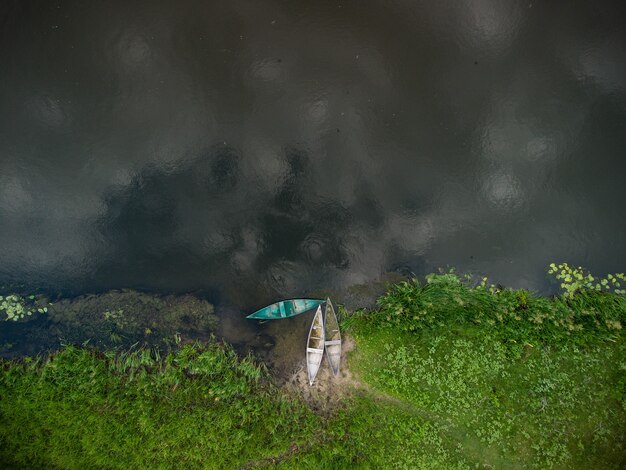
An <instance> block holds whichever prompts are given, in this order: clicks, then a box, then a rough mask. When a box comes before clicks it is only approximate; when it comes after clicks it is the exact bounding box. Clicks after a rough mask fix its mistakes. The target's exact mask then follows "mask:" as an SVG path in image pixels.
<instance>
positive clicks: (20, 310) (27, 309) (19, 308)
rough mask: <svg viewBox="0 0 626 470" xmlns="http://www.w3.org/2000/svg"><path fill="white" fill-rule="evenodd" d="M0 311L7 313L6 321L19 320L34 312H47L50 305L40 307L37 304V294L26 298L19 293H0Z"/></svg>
mask: <svg viewBox="0 0 626 470" xmlns="http://www.w3.org/2000/svg"><path fill="white" fill-rule="evenodd" d="M0 311H4V313H5V318H4V320H5V321H9V320H13V321H18V320H21V319H23V318H24V317H27V316H30V315H32V314H33V313H46V312H47V311H48V307H39V306H37V305H36V304H35V296H34V295H30V296H28V298H25V297H23V296H21V295H17V294H9V295H6V296H2V295H0Z"/></svg>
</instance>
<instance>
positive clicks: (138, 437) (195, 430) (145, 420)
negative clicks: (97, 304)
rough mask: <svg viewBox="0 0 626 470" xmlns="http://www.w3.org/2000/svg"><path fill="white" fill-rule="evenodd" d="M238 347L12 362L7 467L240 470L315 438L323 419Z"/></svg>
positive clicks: (3, 453) (4, 442)
mask: <svg viewBox="0 0 626 470" xmlns="http://www.w3.org/2000/svg"><path fill="white" fill-rule="evenodd" d="M262 375H263V372H262V370H261V368H259V367H258V366H257V365H256V364H254V362H253V361H251V360H249V359H243V360H239V359H237V357H236V356H235V354H234V353H233V352H232V350H230V349H229V348H225V347H222V346H219V345H217V344H211V345H210V346H209V347H208V348H200V347H190V346H188V347H185V348H183V349H182V350H181V351H180V352H178V353H175V354H170V355H168V356H167V357H165V358H163V360H159V359H158V358H155V355H154V354H151V353H150V351H145V350H143V351H139V352H135V353H131V354H127V355H125V356H112V357H106V356H103V355H100V354H97V353H95V352H93V351H89V350H86V349H77V348H74V347H67V348H65V349H63V350H62V351H61V352H59V353H57V354H55V355H53V356H51V357H50V358H48V359H46V360H41V361H36V362H32V363H28V364H24V365H15V364H5V365H4V368H3V371H2V375H1V378H0V396H1V397H2V399H1V400H0V422H1V423H2V425H1V426H0V443H1V445H0V461H2V462H4V464H5V465H13V466H17V467H50V466H53V467H64V468H103V467H111V466H114V467H117V468H148V467H158V466H160V467H165V468H175V467H178V468H180V467H181V466H183V467H196V468H197V467H202V466H207V467H210V468H233V467H236V466H238V465H242V464H244V463H246V462H247V461H249V460H252V459H255V458H259V457H265V456H270V455H274V454H280V453H281V452H283V451H285V450H286V449H287V448H288V447H289V445H290V444H291V443H293V442H298V441H302V440H304V439H306V437H307V436H309V435H311V434H312V431H313V429H314V428H315V427H316V426H317V419H316V418H315V416H314V415H313V413H312V412H310V411H309V409H308V408H307V407H306V406H304V405H303V404H302V403H300V402H298V401H296V400H293V399H291V398H289V397H286V396H285V395H284V394H282V393H280V392H279V391H278V390H275V389H273V388H272V387H270V386H268V385H262V384H261V383H260V382H261V381H262Z"/></svg>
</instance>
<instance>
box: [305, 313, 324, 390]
mask: <svg viewBox="0 0 626 470" xmlns="http://www.w3.org/2000/svg"><path fill="white" fill-rule="evenodd" d="M306 346H307V347H306V366H307V373H308V376H309V385H313V382H314V381H315V377H316V376H317V372H318V371H319V370H320V365H321V364H322V357H323V356H324V320H323V317H322V308H321V307H319V306H318V307H317V311H316V312H315V316H314V317H313V322H312V323H311V329H310V330H309V337H308V339H307V343H306Z"/></svg>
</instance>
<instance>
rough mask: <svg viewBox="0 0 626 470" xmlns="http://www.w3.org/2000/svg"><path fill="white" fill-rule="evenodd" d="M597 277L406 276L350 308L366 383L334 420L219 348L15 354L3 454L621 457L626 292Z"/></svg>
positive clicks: (423, 463) (357, 363)
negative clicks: (366, 306)
mask: <svg viewBox="0 0 626 470" xmlns="http://www.w3.org/2000/svg"><path fill="white" fill-rule="evenodd" d="M583 287H584V286H583ZM583 287H581V288H580V289H571V291H572V295H569V294H568V296H564V297H559V298H555V299H545V298H541V297H536V296H534V295H532V294H530V293H528V292H526V291H513V290H507V289H498V288H497V287H495V286H487V285H486V283H484V282H483V283H481V284H479V285H478V286H472V285H470V284H469V283H468V282H467V281H462V280H461V279H459V278H458V277H457V276H455V275H453V274H442V275H434V276H430V277H429V278H428V282H424V283H422V284H419V283H417V282H416V281H409V282H406V283H400V284H397V285H394V286H391V287H390V289H389V291H388V292H387V294H385V295H384V296H383V297H382V298H381V299H379V305H380V308H379V310H377V311H375V312H368V313H365V312H357V313H355V314H353V315H349V316H348V315H344V320H343V327H344V328H345V330H346V331H347V332H348V334H350V335H351V336H352V338H354V339H355V341H356V349H355V351H354V352H353V353H352V354H351V356H350V358H349V365H350V369H351V371H352V374H353V375H354V377H356V379H357V380H356V381H355V385H354V388H353V390H351V391H350V393H348V394H346V395H344V396H343V398H341V400H340V401H339V403H338V405H337V408H336V409H335V411H334V412H333V413H332V414H331V415H330V416H326V415H324V416H320V415H317V414H315V413H314V412H313V411H312V409H311V408H310V407H309V405H308V404H307V403H305V402H304V401H303V400H302V399H301V397H300V396H299V394H298V393H297V392H294V391H293V390H291V389H287V388H282V389H281V388H277V387H276V386H274V385H272V383H271V377H270V375H269V374H268V373H266V372H265V371H264V369H263V367H262V366H259V365H258V364H256V363H255V362H254V361H253V360H252V359H250V358H237V357H236V355H235V354H234V353H233V352H232V350H231V349H230V348H229V347H228V346H223V345H219V344H216V343H212V344H210V345H208V346H186V347H184V348H183V349H182V350H180V351H178V352H176V353H171V354H170V355H168V356H166V357H164V358H160V357H158V356H157V355H155V353H150V352H149V351H145V350H142V351H137V352H134V353H130V354H125V355H119V354H117V355H114V354H112V353H111V354H106V353H98V352H95V351H93V350H86V349H81V348H74V347H67V348H65V349H64V350H62V351H61V352H59V353H57V354H55V355H53V356H51V357H50V358H46V359H36V360H30V361H25V362H21V363H16V362H5V363H4V364H3V368H2V375H1V377H0V397H1V399H0V460H1V461H2V462H4V463H6V464H10V465H13V466H31V467H32V466H48V467H49V466H53V467H54V466H60V467H67V468H84V467H94V466H119V467H128V466H131V467H154V466H158V465H161V466H165V467H170V466H181V465H185V466H187V467H206V468H239V467H248V468H254V467H264V466H273V465H275V466H278V467H284V468H309V467H313V466H323V467H324V468H348V467H354V466H356V467H360V468H363V467H365V468H459V469H460V468H602V469H606V468H619V467H620V466H622V465H624V463H625V455H626V449H625V448H624V442H625V439H624V437H625V436H624V431H625V427H624V424H623V423H624V422H626V346H625V345H624V334H623V329H622V325H624V323H625V322H626V298H625V297H624V295H621V294H615V293H611V292H603V291H602V290H601V289H600V290H599V291H598V289H593V290H591V289H589V288H583ZM568 292H570V291H568Z"/></svg>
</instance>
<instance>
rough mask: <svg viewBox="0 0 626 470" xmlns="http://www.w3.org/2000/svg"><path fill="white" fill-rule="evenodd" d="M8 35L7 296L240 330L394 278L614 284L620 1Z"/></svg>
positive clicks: (1, 219)
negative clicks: (578, 275) (593, 274)
mask: <svg viewBox="0 0 626 470" xmlns="http://www.w3.org/2000/svg"><path fill="white" fill-rule="evenodd" d="M0 17H1V18H3V19H4V20H3V25H4V26H3V33H2V34H3V36H2V38H3V39H2V42H0V63H2V64H3V65H4V66H3V67H2V68H1V69H0V102H2V103H3V106H2V108H0V260H1V261H2V262H1V263H0V284H24V283H26V284H27V285H30V286H37V287H44V288H49V289H51V290H62V291H69V292H83V291H90V290H104V289H108V288H115V287H122V286H125V287H140V288H146V289H162V290H179V291H189V290H196V289H199V290H204V291H207V292H210V293H212V295H213V297H214V300H216V299H221V300H223V301H224V302H230V303H231V304H232V305H233V307H232V308H233V309H234V310H236V309H237V308H239V309H241V310H243V309H246V308H248V307H250V306H252V305H254V306H257V305H259V304H262V303H263V302H269V301H271V300H274V299H275V298H276V297H279V296H281V297H282V296H297V295H301V294H304V293H305V292H311V291H315V290H324V289H331V288H332V289H338V290H339V291H341V290H342V289H343V291H344V292H345V291H346V290H348V288H349V286H351V285H353V284H361V283H367V282H370V281H373V280H376V279H378V278H379V277H380V276H381V275H382V274H383V273H385V272H387V271H393V270H395V271H398V272H401V273H405V274H406V273H411V272H415V273H423V272H425V271H429V270H432V269H435V268H436V267H438V266H445V265H456V266H458V267H459V268H460V269H461V270H470V271H478V272H481V273H488V274H490V275H492V276H494V277H495V278H497V279H498V280H499V281H501V282H502V283H504V284H509V285H514V286H519V287H530V288H533V289H539V290H541V289H544V288H546V287H547V284H546V282H545V279H544V277H543V276H544V274H543V272H544V267H545V265H546V264H548V263H549V262H551V261H554V260H558V259H566V260H568V261H570V262H572V263H575V264H584V265H587V266H589V267H590V268H592V269H594V270H598V271H605V270H606V271H608V270H618V269H622V268H623V266H621V265H623V264H624V262H625V261H626V258H624V254H623V245H624V243H625V242H626V239H625V238H624V237H625V236H626V235H625V233H626V230H625V228H626V225H625V223H626V222H625V221H624V218H623V217H622V215H623V214H622V212H623V209H622V207H621V206H620V204H618V201H623V200H625V199H626V197H625V196H626V194H625V192H624V191H625V190H624V185H623V182H622V178H621V176H620V175H622V174H624V173H625V172H626V171H625V170H626V167H625V165H626V164H625V161H624V159H623V153H624V150H626V134H625V133H624V132H623V125H622V123H623V122H625V120H626V100H625V99H624V98H625V86H624V84H625V83H626V67H625V66H624V64H625V62H624V60H623V57H624V56H625V54H624V52H625V51H624V44H626V38H625V33H624V30H623V28H622V26H621V25H623V24H624V20H625V19H626V17H625V13H624V11H623V9H622V8H620V7H619V5H618V4H615V3H612V2H608V1H606V2H600V4H599V5H589V4H586V3H584V2H575V3H574V4H569V5H568V6H567V7H565V6H559V5H556V4H545V3H535V2H529V3H526V4H520V3H519V2H512V1H511V2H509V1H507V2H500V1H490V0H482V1H481V0H467V1H464V2H458V3H446V2H430V3H429V2H406V1H396V2H379V3H376V2H374V3H368V4H367V5H363V4H362V2H350V1H348V2H341V4H337V3H334V2H321V3H316V4H315V5H311V4H310V2H289V3H288V4H287V3H284V2H275V1H269V0H268V1H264V2H247V1H235V2H226V3H224V2H198V1H193V0H188V1H182V2H177V3H176V5H174V4H173V3H171V2H163V1H155V2H150V3H149V4H143V5H139V4H133V3H123V2H119V3H117V4H90V5H88V6H84V5H82V4H81V3H79V2H73V1H70V2H66V3H63V4H61V5H59V8H52V7H50V8H49V9H46V8H42V9H38V10H32V9H30V8H28V7H27V6H26V4H24V3H23V2H17V1H13V0H11V1H9V2H5V3H4V4H3V6H2V7H0ZM234 310H233V311H234Z"/></svg>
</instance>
